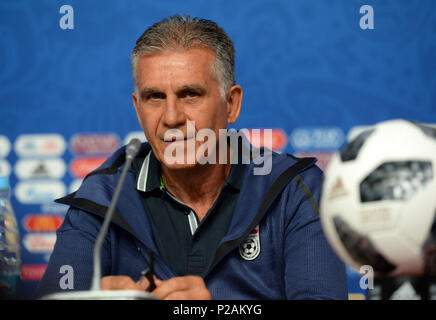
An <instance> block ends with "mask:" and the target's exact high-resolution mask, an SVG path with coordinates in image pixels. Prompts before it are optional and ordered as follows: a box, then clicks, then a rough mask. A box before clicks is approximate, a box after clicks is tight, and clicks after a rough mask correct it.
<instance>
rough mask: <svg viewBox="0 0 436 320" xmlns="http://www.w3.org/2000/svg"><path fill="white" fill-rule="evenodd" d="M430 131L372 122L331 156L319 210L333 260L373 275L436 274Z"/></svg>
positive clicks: (433, 139) (433, 138)
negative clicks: (333, 253) (336, 258)
mask: <svg viewBox="0 0 436 320" xmlns="http://www.w3.org/2000/svg"><path fill="white" fill-rule="evenodd" d="M435 170H436V127H434V126H431V125H429V124H422V123H414V122H409V121H405V120H390V121H385V122H380V123H378V124H376V125H374V126H372V127H368V128H367V129H366V130H364V131H362V132H361V133H360V134H359V135H357V137H355V138H354V139H352V140H351V141H350V142H349V143H348V144H347V145H346V146H345V147H344V148H343V149H342V150H341V152H338V153H336V154H335V155H334V156H333V157H332V159H331V161H330V163H329V165H328V167H327V169H326V172H325V178H324V183H323V189H322V197H321V204H320V216H321V223H322V227H323V230H324V233H325V235H326V237H327V239H328V241H329V243H330V245H331V246H332V248H333V249H334V250H335V252H336V253H337V254H338V256H339V257H340V258H341V259H342V260H343V261H344V262H345V263H347V264H348V265H349V266H351V267H352V268H353V269H355V270H356V271H358V272H359V270H360V268H361V267H362V266H364V265H365V266H368V265H369V266H370V267H372V268H373V271H374V275H375V276H378V277H381V276H401V275H410V276H412V275H413V276H422V275H432V276H434V275H436V220H435V214H436V177H435Z"/></svg>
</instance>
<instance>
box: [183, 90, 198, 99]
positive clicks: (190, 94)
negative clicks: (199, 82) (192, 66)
mask: <svg viewBox="0 0 436 320" xmlns="http://www.w3.org/2000/svg"><path fill="white" fill-rule="evenodd" d="M185 96H186V97H187V98H195V97H198V96H199V94H198V93H197V92H195V91H189V92H186V94H185Z"/></svg>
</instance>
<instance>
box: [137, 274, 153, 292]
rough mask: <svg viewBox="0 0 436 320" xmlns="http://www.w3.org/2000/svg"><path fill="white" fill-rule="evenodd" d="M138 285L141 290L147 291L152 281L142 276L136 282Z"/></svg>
mask: <svg viewBox="0 0 436 320" xmlns="http://www.w3.org/2000/svg"><path fill="white" fill-rule="evenodd" d="M136 285H137V287H138V288H139V289H140V290H142V291H145V290H147V288H148V287H149V286H150V281H148V279H147V278H146V277H141V278H140V279H139V280H138V281H137V282H136Z"/></svg>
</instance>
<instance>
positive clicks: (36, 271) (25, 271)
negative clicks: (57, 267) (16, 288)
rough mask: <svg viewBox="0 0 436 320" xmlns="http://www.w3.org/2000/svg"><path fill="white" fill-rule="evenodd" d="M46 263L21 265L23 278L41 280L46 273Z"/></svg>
mask: <svg viewBox="0 0 436 320" xmlns="http://www.w3.org/2000/svg"><path fill="white" fill-rule="evenodd" d="M45 269H47V265H46V264H24V265H23V266H22V267H21V279H22V280H25V281H39V280H41V279H42V276H43V275H44V272H45Z"/></svg>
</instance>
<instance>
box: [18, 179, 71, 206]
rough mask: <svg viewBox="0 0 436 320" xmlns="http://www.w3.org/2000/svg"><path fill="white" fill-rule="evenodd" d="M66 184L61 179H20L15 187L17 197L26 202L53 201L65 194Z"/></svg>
mask: <svg viewBox="0 0 436 320" xmlns="http://www.w3.org/2000/svg"><path fill="white" fill-rule="evenodd" d="M65 190H66V187H65V184H63V183H62V182H61V181H53V180H38V181H20V182H18V183H17V185H16V187H15V193H14V194H15V197H16V198H17V200H18V201H20V202H21V203H24V204H40V203H48V202H52V201H53V200H55V199H57V198H61V197H63V196H65Z"/></svg>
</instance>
